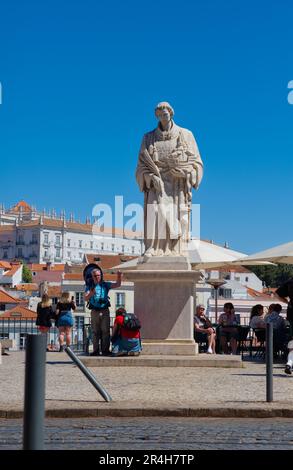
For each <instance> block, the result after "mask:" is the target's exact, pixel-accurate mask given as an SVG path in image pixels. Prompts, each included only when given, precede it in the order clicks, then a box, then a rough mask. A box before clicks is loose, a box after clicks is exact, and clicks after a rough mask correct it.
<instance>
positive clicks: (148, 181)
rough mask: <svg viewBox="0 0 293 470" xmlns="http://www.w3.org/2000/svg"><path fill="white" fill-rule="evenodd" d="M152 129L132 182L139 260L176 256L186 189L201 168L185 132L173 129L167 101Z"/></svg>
mask: <svg viewBox="0 0 293 470" xmlns="http://www.w3.org/2000/svg"><path fill="white" fill-rule="evenodd" d="M155 114H156V116H157V118H158V119H159V124H158V127H157V128H156V129H155V130H153V131H151V132H148V133H147V134H145V135H144V137H143V140H142V144H141V148H140V152H139V160H138V165H137V169H136V179H137V182H138V185H139V188H140V190H141V191H143V192H144V194H145V201H144V243H145V250H146V251H145V257H146V258H147V257H152V256H178V255H182V254H183V252H184V250H185V249H186V242H188V239H189V232H190V211H191V191H192V188H195V189H197V188H198V186H199V184H200V182H201V179H202V176H203V164H202V160H201V158H200V154H199V151H198V148H197V144H196V141H195V139H194V136H193V134H192V132H191V131H189V130H187V129H184V128H182V127H179V126H177V125H176V124H175V123H174V121H173V116H174V110H173V108H172V107H171V106H170V104H169V103H167V102H162V103H159V104H158V105H157V107H156V109H155Z"/></svg>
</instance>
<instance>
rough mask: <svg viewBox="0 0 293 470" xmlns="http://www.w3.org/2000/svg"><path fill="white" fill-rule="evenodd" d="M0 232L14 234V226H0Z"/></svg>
mask: <svg viewBox="0 0 293 470" xmlns="http://www.w3.org/2000/svg"><path fill="white" fill-rule="evenodd" d="M0 232H4V233H6V232H7V233H11V234H13V233H14V225H12V224H11V225H0Z"/></svg>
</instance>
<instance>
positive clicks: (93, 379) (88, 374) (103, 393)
mask: <svg viewBox="0 0 293 470" xmlns="http://www.w3.org/2000/svg"><path fill="white" fill-rule="evenodd" d="M64 351H65V352H66V353H67V354H68V356H69V357H70V358H71V359H72V360H73V362H75V364H76V365H77V367H79V369H80V370H81V372H82V373H83V374H84V375H85V376H86V378H87V379H88V381H89V382H90V383H91V384H92V385H93V386H94V387H95V389H96V390H97V391H98V392H99V394H100V395H101V396H102V397H103V398H104V400H105V401H107V402H110V401H112V398H111V397H110V395H109V393H108V392H107V391H106V390H105V389H104V388H103V387H102V385H101V384H99V382H98V381H97V379H96V377H95V376H94V375H93V374H92V373H91V371H89V370H88V368H87V367H86V366H85V365H84V364H83V363H82V362H81V360H80V359H79V358H78V357H77V356H76V355H75V354H74V352H73V351H72V350H71V349H70V347H69V346H66V347H65V348H64Z"/></svg>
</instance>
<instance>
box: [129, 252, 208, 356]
mask: <svg viewBox="0 0 293 470" xmlns="http://www.w3.org/2000/svg"><path fill="white" fill-rule="evenodd" d="M124 276H125V278H126V279H127V280H129V281H131V282H133V283H134V312H135V313H136V315H137V316H138V317H139V318H140V320H141V324H142V329H141V336H142V343H143V348H144V349H143V354H147V355H150V354H154V355H158V354H159V355H160V354H162V355H184V356H186V355H195V354H196V353H197V348H196V344H195V341H194V338H193V315H194V302H193V300H194V292H195V283H196V282H197V281H198V280H199V279H200V278H201V277H202V274H201V273H200V272H196V271H192V270H191V266H190V264H189V262H188V260H187V259H186V258H184V257H182V256H180V257H176V258H175V259H174V258H172V257H162V258H158V257H157V258H156V257H154V258H152V259H151V260H150V261H148V262H146V263H142V264H138V265H137V266H136V269H130V270H129V269H128V270H125V272H124Z"/></svg>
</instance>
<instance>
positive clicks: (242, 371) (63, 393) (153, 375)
mask: <svg viewBox="0 0 293 470" xmlns="http://www.w3.org/2000/svg"><path fill="white" fill-rule="evenodd" d="M24 361H25V356H24V353H23V352H12V353H11V355H10V356H7V357H6V356H4V357H3V363H2V364H1V366H0V377H1V386H0V408H1V409H3V410H22V409H23V392H24V366H25V364H24ZM91 371H92V372H93V374H94V375H95V376H96V377H97V379H98V380H99V382H100V383H101V384H102V385H103V386H104V387H105V389H106V390H107V391H108V393H110V395H111V396H112V398H113V403H112V404H107V403H105V402H104V400H103V399H102V397H100V396H99V394H98V393H97V392H96V391H95V389H94V388H93V387H92V385H91V384H90V383H89V382H88V381H87V379H86V378H85V377H84V376H83V374H82V373H81V371H80V370H79V369H78V368H77V367H76V366H74V365H73V363H72V362H71V361H70V360H69V358H68V356H67V355H66V353H48V354H47V365H46V409H47V410H49V409H50V410H58V409H63V408H66V409H78V408H79V409H82V408H87V409H97V408H99V409H105V410H107V409H110V408H111V407H117V406H118V407H124V408H125V407H126V408H127V407H129V406H137V407H140V408H146V407H167V408H170V407H174V406H184V407H194V406H200V407H205V406H218V407H230V408H231V407H233V408H237V409H238V408H241V407H242V408H245V407H247V406H249V407H260V406H261V407H263V408H268V407H270V408H274V407H279V408H280V407H281V408H290V407H291V408H292V409H293V399H292V397H293V376H288V375H286V374H285V373H284V365H283V364H275V367H274V402H273V403H272V404H266V402H265V400H266V386H265V384H266V376H265V364H263V363H246V368H239V369H238V368H237V369H224V368H205V367H163V368H160V367H121V368H120V367H100V368H99V367H96V368H92V369H91Z"/></svg>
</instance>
